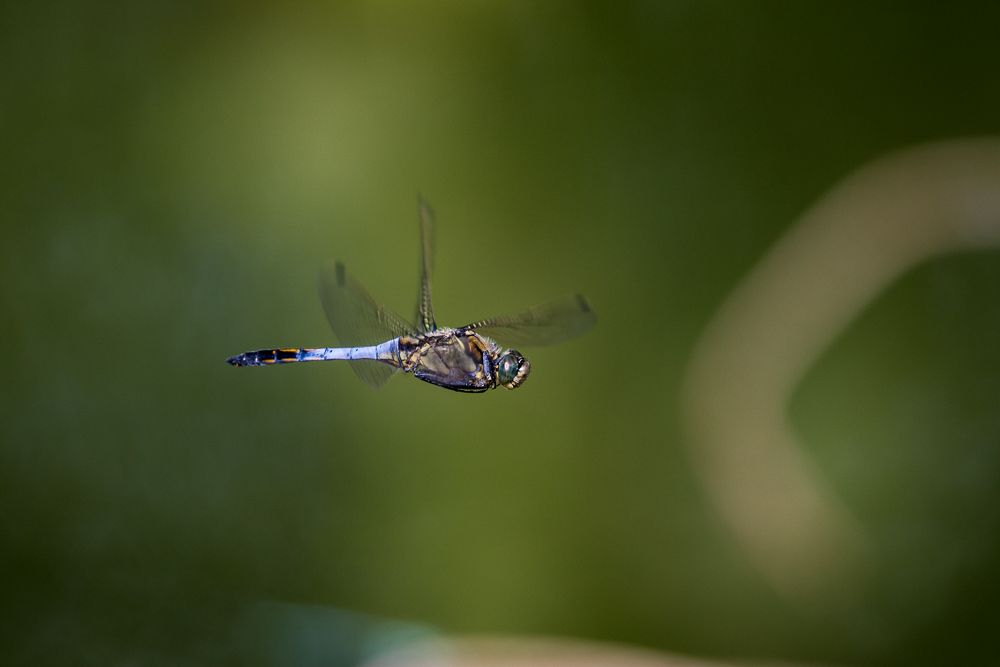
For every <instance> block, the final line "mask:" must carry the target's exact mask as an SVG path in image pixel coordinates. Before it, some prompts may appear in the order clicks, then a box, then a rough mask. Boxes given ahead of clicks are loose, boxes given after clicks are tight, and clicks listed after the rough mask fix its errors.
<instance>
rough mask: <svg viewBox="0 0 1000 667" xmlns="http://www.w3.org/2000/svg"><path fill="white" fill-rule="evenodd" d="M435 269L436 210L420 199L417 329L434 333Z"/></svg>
mask: <svg viewBox="0 0 1000 667" xmlns="http://www.w3.org/2000/svg"><path fill="white" fill-rule="evenodd" d="M433 268H434V209H432V208H431V206H430V204H428V203H427V200H426V199H424V198H423V197H422V196H421V197H420V294H419V295H418V296H417V327H418V328H419V329H420V331H421V332H426V331H434V330H435V329H437V322H436V321H435V320H434V302H433V301H432V300H431V271H432V270H433Z"/></svg>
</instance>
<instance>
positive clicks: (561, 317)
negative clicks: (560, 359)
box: [468, 294, 597, 347]
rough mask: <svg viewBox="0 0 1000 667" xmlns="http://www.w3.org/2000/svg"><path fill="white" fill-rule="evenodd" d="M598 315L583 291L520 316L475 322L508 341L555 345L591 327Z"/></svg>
mask: <svg viewBox="0 0 1000 667" xmlns="http://www.w3.org/2000/svg"><path fill="white" fill-rule="evenodd" d="M596 322H597V316H596V315H595V314H594V311H593V310H592V309H591V307H590V304H589V303H587V300H586V299H584V298H583V295H581V294H575V295H573V296H569V297H564V298H562V299H557V300H555V301H550V302H548V303H543V304H542V305H540V306H535V307H534V308H531V309H530V310H526V311H524V312H523V313H518V314H517V315H501V316H500V317H493V318H490V319H488V320H482V321H480V322H474V323H473V324H470V325H468V328H471V329H475V330H476V331H477V332H479V333H481V334H483V335H484V336H489V337H490V338H494V339H496V340H497V341H499V342H501V343H504V344H512V345H526V346H529V347H530V346H533V345H552V344H553V343H559V342H561V341H564V340H567V339H569V338H573V337H575V336H579V335H580V334H582V333H585V332H586V331H588V330H590V328H591V327H593V326H594V324H595V323H596Z"/></svg>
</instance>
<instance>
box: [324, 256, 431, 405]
mask: <svg viewBox="0 0 1000 667" xmlns="http://www.w3.org/2000/svg"><path fill="white" fill-rule="evenodd" d="M319 297H320V300H321V301H322V302H323V310H324V311H325V312H326V319H327V321H329V322H330V328H332V329H333V333H334V335H335V336H336V337H337V342H338V343H340V345H342V346H344V347H354V346H357V345H375V344H377V343H384V342H385V341H387V340H391V339H393V338H398V337H400V336H403V335H406V334H409V333H412V331H413V327H412V326H410V325H409V324H407V322H406V321H405V320H403V319H402V318H401V317H399V316H398V315H396V314H395V313H393V312H392V311H389V310H386V309H385V308H383V307H382V306H380V305H378V304H377V303H375V300H374V299H372V297H371V296H370V295H369V294H368V292H367V290H365V288H364V287H362V285H361V283H359V282H358V281H357V280H355V279H354V278H353V277H352V276H351V275H350V274H348V273H347V270H346V269H345V268H344V265H343V264H342V263H341V262H329V263H327V264H326V265H324V266H323V268H322V270H321V271H320V275H319ZM351 368H353V369H354V372H355V373H357V374H358V377H360V378H361V379H362V380H364V381H365V382H366V383H367V384H369V385H371V386H373V387H380V386H382V385H383V384H385V383H386V381H387V380H388V379H389V378H390V377H392V375H393V374H394V373H395V372H396V370H397V369H395V368H393V367H392V366H390V365H388V364H384V363H381V362H378V361H369V360H358V361H352V362H351Z"/></svg>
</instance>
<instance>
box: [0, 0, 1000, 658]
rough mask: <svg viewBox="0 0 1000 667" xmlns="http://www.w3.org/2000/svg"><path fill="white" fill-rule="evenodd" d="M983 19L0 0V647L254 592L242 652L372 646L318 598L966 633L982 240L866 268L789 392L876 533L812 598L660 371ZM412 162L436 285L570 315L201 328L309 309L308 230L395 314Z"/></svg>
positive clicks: (781, 635)
mask: <svg viewBox="0 0 1000 667" xmlns="http://www.w3.org/2000/svg"><path fill="white" fill-rule="evenodd" d="M998 20H1000V10H998V9H997V6H995V5H993V4H990V3H981V4H975V3H967V4H959V5H954V6H952V7H950V8H949V9H947V10H945V9H940V10H938V11H937V13H931V12H926V11H918V10H916V9H915V5H912V3H903V2H900V3H881V4H878V5H877V6H872V5H871V4H870V3H861V2H856V3H847V4H845V3H839V4H838V5H837V8H836V9H833V8H832V6H831V7H826V6H823V5H819V4H813V3H776V2H772V3H739V2H710V3H692V2H680V3H667V2H663V3H657V2H636V3H618V4H611V3H609V4H608V5H606V6H605V5H602V4H599V3H570V2H551V3H533V2H513V3H485V2H458V1H455V2H432V3H392V2H370V3H362V2H345V3H336V4H333V5H331V6H329V7H328V8H326V9H318V8H316V7H311V6H310V7H306V6H295V7H291V6H285V5H283V4H276V5H274V6H273V7H272V6H267V5H263V4H261V5H260V6H250V5H249V4H235V5H234V6H232V7H230V8H228V9H226V8H220V7H216V8H213V9H208V8H206V7H201V8H185V7H179V6H177V5H176V4H175V3H167V2H162V3H158V2H144V3H139V4H125V3H123V4H121V5H120V6H114V5H98V4H93V3H81V4H79V5H70V4H67V5H66V6H55V5H47V6H45V7H42V6H40V5H35V4H31V3H23V4H21V5H19V6H15V7H9V8H6V9H4V10H2V12H0V61H2V62H3V63H4V65H3V68H2V69H0V85H2V90H3V95H2V101H0V148H2V155H3V159H2V162H0V164H2V167H0V203H2V210H3V213H2V219H3V241H2V243H0V261H2V264H0V271H2V273H0V304H2V306H3V313H4V317H3V319H2V321H0V336H2V338H0V342H2V343H3V350H4V352H5V354H6V355H7V356H6V362H5V364H4V372H3V383H2V389H0V392H2V393H0V438H2V449H0V508H2V510H3V515H4V518H3V521H2V523H0V530H2V533H0V539H2V542H0V564H2V566H3V571H4V577H3V580H4V584H3V588H4V594H3V596H2V598H0V599H2V602H0V613H2V614H3V619H2V620H3V622H2V623H0V648H2V651H3V654H2V655H0V658H2V660H0V661H2V662H3V663H4V664H8V663H10V664H39V663H53V664H182V663H188V664H220V663H232V664H237V663H241V662H253V661H255V660H256V661H259V662H262V661H265V659H264V658H262V657H261V656H262V655H263V653H261V652H258V651H256V650H255V649H254V646H255V644H254V641H256V639H255V638H259V635H260V632H258V631H247V628H248V627H251V628H256V627H257V625H255V624H260V623H263V624H264V625H265V626H267V627H270V628H272V629H273V628H274V627H278V626H280V627H279V630H277V631H276V632H277V633H278V634H279V635H280V636H279V637H278V639H276V640H275V641H277V642H278V643H277V644H276V645H273V646H271V647H270V649H269V650H271V651H273V652H275V653H274V654H275V655H278V656H285V657H287V662H286V661H284V660H280V659H277V658H276V659H275V660H276V662H275V663H274V664H296V662H298V664H314V663H313V662H309V660H322V658H316V657H315V655H316V654H319V655H321V656H322V655H325V656H326V659H327V661H328V664H351V662H352V661H354V660H357V659H359V658H360V657H362V656H363V655H365V654H366V653H365V651H366V650H368V651H370V650H372V649H371V646H370V645H368V644H366V646H367V647H368V648H367V649H364V650H362V648H359V647H358V646H355V644H354V643H352V642H355V641H357V637H358V634H357V633H354V632H351V631H342V634H339V635H338V634H336V633H334V634H333V635H331V636H332V637H333V639H329V637H327V639H329V641H330V642H332V645H331V646H332V648H330V651H334V653H328V654H323V651H324V650H325V649H324V646H325V645H321V646H318V647H316V646H313V645H312V644H310V641H312V640H310V639H309V637H312V636H313V635H311V634H309V632H310V631H309V630H308V624H309V623H310V622H313V623H317V622H319V621H316V618H320V619H328V620H329V623H330V624H331V627H333V626H337V624H338V623H340V624H341V625H339V626H337V627H341V628H343V627H347V628H348V629H350V628H354V627H362V626H364V627H381V626H379V625H378V624H379V623H385V622H386V621H385V619H400V620H403V621H406V622H409V623H412V624H413V626H412V628H413V631H414V632H424V631H428V632H431V631H441V632H490V633H508V632H509V633H529V634H557V635H568V636H576V637H584V638H591V639H601V640H612V641H617V642H624V643H634V644H638V645H642V646H647V647H652V648H657V649H664V650H669V651H679V652H689V653H695V654H701V655H710V656H714V655H727V656H745V657H750V658H758V659H760V658H775V659H778V658H780V659H787V660H798V659H802V660H822V661H826V662H841V663H849V664H874V663H879V664H886V663H898V664H928V665H931V664H942V663H943V662H948V661H950V660H951V659H954V658H955V656H957V655H961V656H963V657H964V658H966V660H965V662H966V663H967V664H969V663H975V662H980V663H981V662H988V661H989V659H990V658H991V657H995V650H994V649H993V647H992V645H991V644H990V643H989V641H988V635H989V629H990V628H994V629H995V627H997V626H998V625H1000V614H998V612H997V609H998V608H1000V606H998V605H997V599H998V594H1000V576H998V575H997V566H998V565H1000V540H998V539H997V537H996V536H997V535H998V534H1000V509H997V508H1000V502H998V500H1000V498H998V493H1000V492H998V489H1000V417H998V415H1000V410H998V408H1000V405H998V402H997V398H996V397H997V396H998V395H1000V392H998V389H1000V346H997V345H996V344H995V341H996V340H998V339H1000V316H997V314H996V313H995V312H993V309H992V306H993V304H995V303H996V302H997V297H998V296H1000V271H998V269H997V256H996V254H982V255H965V256H959V257H954V258H948V259H945V260H941V261H937V262H935V263H933V265H931V266H926V267H922V268H920V269H918V270H917V271H916V272H915V273H913V274H911V275H909V276H907V277H906V278H905V279H904V280H903V281H901V283H900V284H898V285H896V286H894V288H893V289H892V290H890V291H889V292H887V293H886V294H884V295H883V296H882V297H881V298H880V299H879V300H878V301H877V302H876V303H875V304H873V305H872V306H871V308H870V309H869V310H868V311H866V314H865V315H864V317H862V319H861V320H860V321H859V322H857V323H856V324H855V326H853V327H852V328H851V330H850V331H849V332H848V333H847V334H845V336H843V337H842V338H841V339H840V340H839V341H838V343H837V344H836V345H835V346H834V348H832V349H831V350H830V351H829V352H828V354H827V356H825V357H824V359H823V361H822V363H820V364H819V365H818V366H817V367H816V368H815V369H814V370H813V372H812V373H811V374H810V376H809V378H808V380H807V381H806V382H805V383H804V385H803V386H802V387H801V388H800V391H799V392H798V393H797V395H796V399H795V401H794V402H793V405H792V416H793V421H794V422H795V424H796V426H797V427H798V428H799V429H800V431H801V432H802V433H803V435H804V439H805V441H806V442H807V443H808V444H809V446H810V447H811V448H812V449H813V451H814V454H815V456H816V458H817V460H818V461H819V462H820V464H821V465H822V466H823V467H824V470H826V471H827V472H828V474H829V476H830V478H831V479H832V480H833V483H834V485H835V486H836V487H837V489H838V491H839V492H840V493H842V494H843V495H844V497H845V499H846V501H847V502H848V504H849V505H850V506H851V507H852V508H854V509H855V510H856V511H857V512H858V514H859V516H860V517H861V518H862V520H863V521H864V522H865V523H866V525H867V526H868V527H869V528H870V529H871V530H872V531H873V534H875V535H877V536H878V548H879V554H878V559H879V563H880V567H882V568H883V569H884V571H885V572H886V573H887V576H886V577H884V578H883V579H881V580H880V582H879V583H877V584H874V585H873V587H872V590H870V591H868V592H867V594H866V597H865V598H864V600H862V601H860V602H858V603H857V605H856V606H854V607H852V608H850V609H818V610H803V609H801V608H798V607H795V606H792V605H789V604H788V603H786V602H784V601H783V600H782V599H781V598H780V597H778V596H777V595H776V594H774V593H773V592H772V591H771V590H770V589H769V588H768V586H767V584H766V583H765V581H764V580H763V579H762V578H761V577H760V575H758V574H757V573H756V571H755V570H754V569H753V568H752V567H751V566H750V565H749V563H748V562H747V560H746V559H745V557H744V555H743V554H742V552H741V551H740V550H739V549H738V548H737V546H736V543H735V541H734V540H733V538H732V537H731V536H730V535H729V534H728V533H727V532H726V529H725V527H724V525H723V524H722V523H721V522H720V521H719V519H718V518H717V516H716V514H715V512H714V511H713V509H712V507H711V506H710V505H709V503H708V502H707V500H706V497H705V495H704V492H703V491H702V489H701V488H700V487H699V485H698V483H697V479H696V478H695V476H694V474H693V472H692V470H691V466H690V461H689V459H688V456H687V455H686V453H685V451H684V450H683V445H682V442H681V439H680V435H679V433H680V428H679V424H678V419H677V407H676V404H677V394H678V385H679V382H680V378H681V373H682V371H683V368H684V363H685V361H686V360H687V358H688V356H689V354H690V351H691V346H692V344H693V342H694V340H695V337H696V336H697V334H698V332H699V331H700V330H701V329H702V328H703V327H704V325H705V324H706V322H707V320H708V318H709V316H710V315H711V313H712V312H713V310H714V309H715V308H716V307H717V305H718V304H719V302H720V301H721V299H722V298H723V297H724V295H725V294H726V293H727V291H728V290H729V289H730V288H731V287H732V286H733V285H734V284H735V283H736V281H737V280H738V279H739V278H740V277H741V276H742V275H744V274H745V272H746V271H747V270H748V268H749V267H750V266H752V265H753V263H754V262H755V261H756V260H757V259H759V258H760V257H761V256H762V254H763V253H764V252H766V250H767V248H768V247H769V246H770V245H771V243H772V242H773V241H774V240H775V239H776V238H777V237H778V236H779V235H780V234H781V233H782V231H783V230H785V229H786V228H787V227H788V226H789V225H790V224H791V223H792V222H793V221H794V220H795V219H796V217H797V216H798V215H799V214H800V213H801V212H802V211H803V210H804V209H805V208H806V207H807V206H808V205H809V204H810V203H811V202H812V201H814V200H815V199H816V198H817V197H818V196H819V195H820V194H822V193H823V192H824V191H825V190H826V189H827V188H828V187H829V186H830V185H831V184H832V183H833V182H835V181H836V180H837V179H838V178H840V177H842V176H843V175H844V174H846V173H848V172H850V171H851V170H852V169H854V168H855V167H856V166H858V165H859V164H861V163H863V162H864V161H866V160H869V159H871V158H872V157H874V156H876V155H878V154H880V153H882V152H884V151H886V150H889V149H893V148H898V147H901V146H905V145H909V144H912V143H916V142H921V141H926V140H929V139H935V138H941V137H950V136H963V135H970V134H988V133H996V132H997V131H998V130H1000V84H998V78H997V72H998V66H1000V55H998V53H1000V52H998V51H997V48H996V25H998ZM418 191H419V192H422V193H424V194H425V195H426V196H427V197H428V198H429V199H430V201H431V202H432V203H433V204H434V205H435V207H436V209H437V212H438V239H437V250H438V257H437V266H436V284H435V299H436V304H437V312H438V319H439V321H442V322H443V323H446V324H461V323H463V322H466V321H470V320H473V319H477V318H479V317H482V316H487V315H491V314H494V313H496V312H506V311H511V310H516V309H518V308H520V307H523V306H528V305H532V304H534V303H536V302H540V301H543V300H546V299H548V298H551V297H555V296H559V295H562V294H565V293H569V292H574V291H580V292H582V293H584V294H586V295H587V296H588V298H589V299H590V301H591V302H592V303H593V304H594V307H595V309H596V311H597V312H598V315H599V317H600V324H599V326H598V328H597V329H596V330H594V331H593V332H592V333H590V334H589V335H588V336H586V337H585V338H581V339H578V340H575V341H573V342H570V343H567V344H565V345H562V346H558V347H555V348H551V349H543V350H537V351H535V350H533V351H531V360H532V365H533V374H532V377H531V378H530V379H529V381H528V382H527V383H526V385H525V387H524V388H523V389H520V390H518V391H516V392H505V391H496V392H492V393H490V394H489V395H485V396H466V395H459V394H452V393H450V392H444V391H439V390H436V389H434V388H432V387H430V386H428V385H424V384H422V383H419V382H415V381H413V380H412V379H410V378H404V379H397V380H394V381H393V382H392V383H390V384H389V385H388V386H387V387H385V388H384V389H383V390H381V391H378V392H375V391H372V390H370V389H369V388H368V387H366V386H364V385H363V384H362V383H360V382H358V381H357V379H356V378H355V377H354V376H353V374H352V373H351V372H350V370H349V369H348V368H346V367H345V366H344V365H341V364H309V365H300V366H289V367H285V368H281V369H266V370H260V371H257V370H253V369H250V370H246V371H242V370H234V369H233V368H230V367H228V366H227V365H225V364H224V363H223V361H224V360H225V359H226V357H227V356H229V355H231V354H234V353H237V352H240V351H242V350H244V349H253V348H257V347H264V346H270V345H285V344H288V345H316V346H318V345H323V344H328V343H329V342H330V334H329V332H328V328H327V324H326V322H325V321H324V318H323V314H322V310H321V308H320V305H319V302H318V299H317V297H316V293H315V282H316V273H317V271H318V268H319V267H320V265H321V264H322V262H323V261H325V260H327V259H329V258H331V257H338V258H340V259H343V260H344V261H345V262H346V263H347V265H348V266H349V267H350V268H351V270H352V271H353V273H354V274H355V275H357V276H358V278H359V279H361V280H362V281H363V282H364V283H365V284H366V285H367V286H368V287H369V289H370V291H371V292H372V293H373V294H374V295H376V296H377V297H378V298H379V299H381V300H384V301H385V302H386V303H387V304H388V305H389V306H390V307H392V308H394V309H396V310H398V311H400V312H402V313H404V314H409V313H410V312H412V309H413V302H414V299H415V296H416V285H415V282H416V275H417V257H418V254H417V253H418V245H417V219H416V196H417V192H418ZM858 406H861V407H862V408H863V409H858ZM845 411H847V412H848V413H849V414H852V415H853V416H854V418H852V419H851V420H849V421H847V420H844V419H843V418H842V415H843V414H844V413H845ZM275 605H277V606H275ZM283 605H284V606H283ZM288 605H290V607H286V606H288ZM261 608H263V609H279V610H284V609H293V611H290V612H287V613H286V612H285V611H279V612H274V613H273V614H272V615H270V616H268V614H266V613H265V614H263V616H262V615H261V614H260V613H258V611H254V610H259V609H261ZM296 609H297V610H299V611H294V610H296ZM302 609H316V610H318V611H317V614H319V616H315V617H314V616H309V615H308V614H305V612H302V611H301V610H302ZM248 610H249V611H248ZM338 610H342V611H338ZM341 613H343V614H344V615H345V616H344V617H343V618H344V619H347V620H342V621H341V620H338V619H341V616H338V615H337V614H341ZM355 614H357V616H354V615H355ZM248 618H250V619H251V620H249V621H248V620H247V619H248ZM261 618H264V620H263V621H262V620H261ZM268 618H272V619H279V620H276V621H274V622H273V623H271V622H269V621H267V620H266V619H268ZM310 618H311V619H313V620H312V621H309V620H308V619H310ZM300 621H301V622H300ZM387 627H391V628H395V627H396V626H394V625H390V626H387ZM288 628H297V629H298V631H299V632H296V631H292V630H289V629H288ZM428 628H430V629H429V630H425V629H428ZM359 632H360V631H359ZM265 634H266V633H265ZM320 634H323V633H322V632H320ZM390 634H391V633H390ZM345 637H346V638H345ZM282 642H285V643H282ZM310 646H312V648H310ZM309 651H313V653H309ZM309 656H313V657H309ZM316 664H322V663H321V662H320V663H316Z"/></svg>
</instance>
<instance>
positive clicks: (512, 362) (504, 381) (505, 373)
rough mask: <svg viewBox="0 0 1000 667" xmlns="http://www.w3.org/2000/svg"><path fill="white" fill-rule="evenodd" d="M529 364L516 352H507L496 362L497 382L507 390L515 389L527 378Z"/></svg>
mask: <svg viewBox="0 0 1000 667" xmlns="http://www.w3.org/2000/svg"><path fill="white" fill-rule="evenodd" d="M530 371H531V362H529V361H528V360H527V359H525V358H524V355H523V354H521V353H520V352H518V351H517V350H507V351H506V352H504V353H503V354H502V355H500V358H499V359H498V360H497V382H498V383H499V384H500V385H502V386H504V387H507V389H517V388H518V387H520V386H521V383H522V382H524V379H525V378H526V377H528V373H529V372H530Z"/></svg>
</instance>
